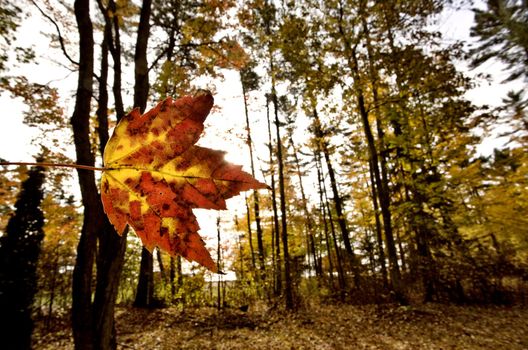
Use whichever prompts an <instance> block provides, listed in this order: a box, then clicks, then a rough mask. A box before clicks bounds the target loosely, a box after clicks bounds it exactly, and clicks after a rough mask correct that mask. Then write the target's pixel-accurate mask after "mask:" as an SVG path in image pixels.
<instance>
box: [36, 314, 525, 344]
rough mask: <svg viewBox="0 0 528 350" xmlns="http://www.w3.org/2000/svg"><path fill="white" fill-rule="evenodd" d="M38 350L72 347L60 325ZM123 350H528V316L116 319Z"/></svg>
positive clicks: (166, 316)
mask: <svg viewBox="0 0 528 350" xmlns="http://www.w3.org/2000/svg"><path fill="white" fill-rule="evenodd" d="M58 328H59V329H58V330H57V331H56V332H53V333H50V334H47V335H46V336H43V335H42V334H41V331H39V328H37V332H36V336H35V340H36V341H35V348H36V349H70V348H72V347H73V346H72V343H71V338H70V336H69V332H68V331H67V330H65V329H64V326H62V327H61V326H59V325H58ZM117 329H118V343H119V346H118V348H119V349H318V350H319V349H383V350H385V349H387V350H391V349H500V350H510V349H511V350H515V349H519V350H521V349H522V350H525V349H528V309H526V308H521V307H512V308H506V307H491V306H489V307H475V306H465V307H460V306H446V305H437V304H428V305H422V306H415V307H390V306H382V307H376V306H373V305H368V306H351V305H322V306H317V307H311V308H310V309H308V310H303V311H301V312H299V313H297V314H286V313H277V312H264V311H263V312H258V311H252V310H250V311H249V312H247V313H245V312H241V311H238V310H225V311H223V312H218V311H216V310H215V309H211V308H203V309H198V310H192V311H181V310H178V309H176V308H166V309H157V310H139V309H133V308H126V309H125V308H120V309H119V310H118V312H117Z"/></svg>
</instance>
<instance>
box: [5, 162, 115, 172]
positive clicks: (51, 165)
mask: <svg viewBox="0 0 528 350" xmlns="http://www.w3.org/2000/svg"><path fill="white" fill-rule="evenodd" d="M0 165H29V166H43V167H48V168H59V167H62V168H75V169H84V170H92V171H105V170H107V169H106V168H104V167H103V168H101V167H95V166H89V165H82V164H72V163H47V162H36V163H32V162H0Z"/></svg>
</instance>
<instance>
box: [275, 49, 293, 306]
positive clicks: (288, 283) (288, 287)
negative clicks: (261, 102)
mask: <svg viewBox="0 0 528 350" xmlns="http://www.w3.org/2000/svg"><path fill="white" fill-rule="evenodd" d="M273 69H274V68H273V60H272V59H270V70H271V71H272V72H273ZM272 75H273V73H272ZM271 89H272V92H271V97H272V102H273V110H274V112H275V131H276V137H277V163H278V164H279V193H280V210H281V233H282V234H281V238H282V252H283V256H284V282H285V285H284V287H285V288H284V293H285V294H286V308H287V309H290V310H291V309H293V307H294V305H293V285H292V280H291V272H290V255H289V252H288V223H287V220H288V219H287V212H286V191H285V188H284V160H283V157H282V147H283V146H282V141H281V135H280V123H279V103H278V101H277V93H276V91H275V85H274V81H273V79H272V85H271Z"/></svg>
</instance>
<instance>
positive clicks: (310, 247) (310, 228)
mask: <svg viewBox="0 0 528 350" xmlns="http://www.w3.org/2000/svg"><path fill="white" fill-rule="evenodd" d="M288 140H289V142H290V146H291V148H292V152H293V157H294V161H295V167H296V170H297V177H298V180H299V189H300V191H301V205H302V209H303V212H304V216H305V221H306V228H307V231H306V235H307V238H308V239H307V247H306V248H307V249H306V251H307V252H308V256H309V253H310V252H311V253H312V256H313V260H314V270H315V274H316V275H317V276H321V275H322V268H321V264H320V261H319V260H318V259H317V252H316V249H315V239H314V236H315V233H314V231H315V230H314V223H313V218H312V215H311V214H310V211H309V210H308V199H307V198H306V193H305V192H304V185H303V176H302V172H301V164H300V162H299V156H298V155H297V149H296V147H295V144H294V143H293V139H292V136H291V135H289V137H288Z"/></svg>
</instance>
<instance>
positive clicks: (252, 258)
mask: <svg viewBox="0 0 528 350" xmlns="http://www.w3.org/2000/svg"><path fill="white" fill-rule="evenodd" d="M245 201H246V213H247V215H246V217H247V230H248V241H249V251H250V253H251V269H252V270H253V271H255V270H256V267H257V264H256V261H255V249H254V248H253V230H252V229H251V210H250V209H249V203H248V198H247V195H246V196H245Z"/></svg>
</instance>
